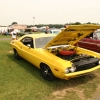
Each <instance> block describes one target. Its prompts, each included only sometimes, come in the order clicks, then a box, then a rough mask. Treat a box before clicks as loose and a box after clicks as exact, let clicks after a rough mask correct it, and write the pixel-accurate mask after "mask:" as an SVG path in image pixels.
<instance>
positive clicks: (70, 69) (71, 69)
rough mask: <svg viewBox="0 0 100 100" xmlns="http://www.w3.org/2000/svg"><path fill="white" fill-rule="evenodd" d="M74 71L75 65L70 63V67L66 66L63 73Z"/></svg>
mask: <svg viewBox="0 0 100 100" xmlns="http://www.w3.org/2000/svg"><path fill="white" fill-rule="evenodd" d="M75 71H76V67H75V66H74V65H72V66H71V67H68V68H66V69H65V74H68V73H73V72H75Z"/></svg>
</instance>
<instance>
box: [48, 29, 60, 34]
mask: <svg viewBox="0 0 100 100" xmlns="http://www.w3.org/2000/svg"><path fill="white" fill-rule="evenodd" d="M60 32H61V30H60V29H51V30H50V33H51V34H56V35H57V34H59V33H60Z"/></svg>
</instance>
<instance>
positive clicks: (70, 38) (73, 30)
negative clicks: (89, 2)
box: [45, 24, 100, 48]
mask: <svg viewBox="0 0 100 100" xmlns="http://www.w3.org/2000/svg"><path fill="white" fill-rule="evenodd" d="M98 28H100V25H89V24H88V25H69V26H68V27H67V28H66V29H64V30H63V31H62V32H60V33H59V34H58V35H57V36H56V37H55V38H53V40H51V41H50V42H49V43H48V44H47V45H46V46H45V48H47V47H50V46H57V45H74V44H76V43H77V42H78V41H80V40H81V39H82V38H84V37H86V36H87V35H89V34H91V33H92V32H94V31H95V30H96V29H98Z"/></svg>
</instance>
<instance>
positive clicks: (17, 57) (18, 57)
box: [14, 50, 21, 60]
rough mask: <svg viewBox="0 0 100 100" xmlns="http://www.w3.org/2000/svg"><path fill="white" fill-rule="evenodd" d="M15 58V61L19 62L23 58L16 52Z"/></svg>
mask: <svg viewBox="0 0 100 100" xmlns="http://www.w3.org/2000/svg"><path fill="white" fill-rule="evenodd" d="M14 57H15V59H17V60H20V59H21V57H20V56H19V54H18V53H17V51H16V50H14Z"/></svg>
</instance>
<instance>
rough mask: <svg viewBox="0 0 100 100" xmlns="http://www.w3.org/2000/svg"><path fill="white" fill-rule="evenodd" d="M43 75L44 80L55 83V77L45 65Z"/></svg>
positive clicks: (42, 68)
mask: <svg viewBox="0 0 100 100" xmlns="http://www.w3.org/2000/svg"><path fill="white" fill-rule="evenodd" d="M41 74H42V76H43V78H44V79H46V80H48V81H53V80H54V79H55V76H54V75H53V73H52V71H51V69H50V68H49V66H48V65H46V64H43V65H42V66H41Z"/></svg>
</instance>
